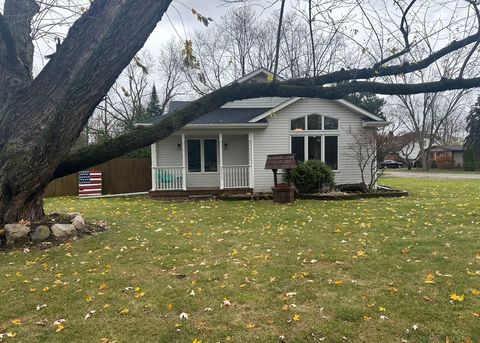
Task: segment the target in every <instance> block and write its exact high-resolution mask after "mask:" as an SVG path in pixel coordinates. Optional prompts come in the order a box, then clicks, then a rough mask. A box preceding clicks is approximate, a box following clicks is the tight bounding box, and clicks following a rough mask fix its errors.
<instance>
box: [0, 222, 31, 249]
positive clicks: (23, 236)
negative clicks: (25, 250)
mask: <svg viewBox="0 0 480 343" xmlns="http://www.w3.org/2000/svg"><path fill="white" fill-rule="evenodd" d="M29 233H30V227H28V226H27V225H24V224H7V225H5V237H6V239H7V245H8V246H11V245H14V244H23V243H25V242H27V241H28V234H29Z"/></svg>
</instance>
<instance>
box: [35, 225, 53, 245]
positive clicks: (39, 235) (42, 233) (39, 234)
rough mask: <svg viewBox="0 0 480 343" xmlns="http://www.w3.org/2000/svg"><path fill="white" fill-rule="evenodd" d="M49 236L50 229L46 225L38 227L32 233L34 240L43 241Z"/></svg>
mask: <svg viewBox="0 0 480 343" xmlns="http://www.w3.org/2000/svg"><path fill="white" fill-rule="evenodd" d="M48 237H50V229H49V228H48V226H46V225H41V226H38V227H36V228H35V230H33V232H32V234H31V235H30V239H31V240H32V241H33V242H43V241H44V240H46V239H47V238H48Z"/></svg>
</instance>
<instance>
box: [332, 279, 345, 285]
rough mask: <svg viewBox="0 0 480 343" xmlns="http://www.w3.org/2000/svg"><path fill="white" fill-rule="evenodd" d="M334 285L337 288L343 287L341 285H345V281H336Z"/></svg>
mask: <svg viewBox="0 0 480 343" xmlns="http://www.w3.org/2000/svg"><path fill="white" fill-rule="evenodd" d="M333 283H334V285H335V286H341V285H343V281H342V280H335V281H334V282H333Z"/></svg>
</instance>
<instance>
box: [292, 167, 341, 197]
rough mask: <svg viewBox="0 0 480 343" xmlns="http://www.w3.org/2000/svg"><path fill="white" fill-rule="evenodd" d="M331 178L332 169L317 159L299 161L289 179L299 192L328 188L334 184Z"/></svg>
mask: <svg viewBox="0 0 480 343" xmlns="http://www.w3.org/2000/svg"><path fill="white" fill-rule="evenodd" d="M287 178H288V176H287ZM333 178H334V175H333V172H332V169H331V168H330V167H329V166H327V165H326V164H325V163H323V162H322V161H319V160H309V161H306V162H299V163H298V166H297V167H296V168H295V169H293V170H292V173H291V181H292V182H293V184H294V185H295V186H296V187H297V188H298V191H299V192H300V193H315V192H319V191H325V190H327V189H330V188H332V187H333V185H334V181H333Z"/></svg>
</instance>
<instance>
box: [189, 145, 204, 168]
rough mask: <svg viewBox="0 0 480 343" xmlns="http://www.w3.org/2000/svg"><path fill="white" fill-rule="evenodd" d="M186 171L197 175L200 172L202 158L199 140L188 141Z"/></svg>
mask: <svg viewBox="0 0 480 343" xmlns="http://www.w3.org/2000/svg"><path fill="white" fill-rule="evenodd" d="M187 146H188V149H187V150H188V171H189V172H191V173H198V172H201V171H202V158H201V154H202V153H201V151H200V139H189V140H188V144H187Z"/></svg>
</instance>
